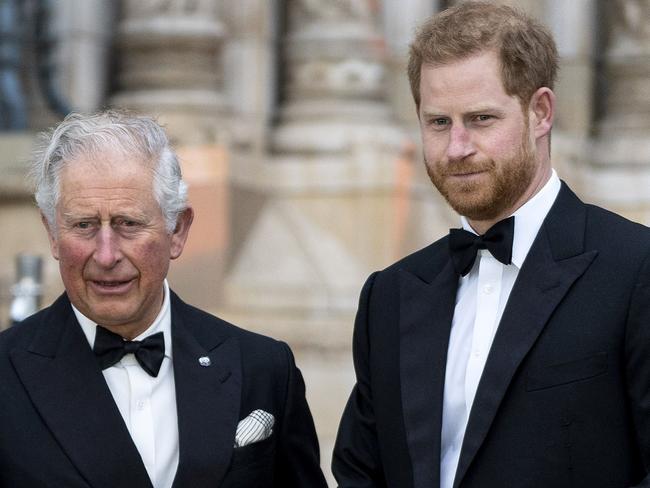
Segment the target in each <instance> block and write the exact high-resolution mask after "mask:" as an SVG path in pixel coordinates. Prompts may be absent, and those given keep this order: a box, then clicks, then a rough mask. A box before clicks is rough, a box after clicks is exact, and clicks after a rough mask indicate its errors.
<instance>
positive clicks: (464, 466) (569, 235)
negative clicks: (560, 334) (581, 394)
mask: <svg viewBox="0 0 650 488" xmlns="http://www.w3.org/2000/svg"><path fill="white" fill-rule="evenodd" d="M585 219H586V207H585V205H584V204H583V203H582V202H580V200H578V198H577V197H576V196H575V195H574V194H573V193H572V192H571V191H570V190H569V189H568V188H567V187H566V186H565V185H563V187H562V190H561V191H560V194H559V195H558V198H557V200H556V202H555V204H554V205H553V207H552V208H551V211H550V212H549V214H548V216H547V218H546V220H545V222H544V224H543V225H542V228H541V229H540V232H539V234H538V235H537V238H536V239H535V242H534V243H533V246H532V247H531V250H530V252H529V254H528V256H527V258H526V261H525V262H524V265H523V266H522V268H521V270H520V272H519V276H518V277H517V281H516V282H515V286H514V287H513V289H512V292H511V294H510V298H509V299H508V304H507V305H506V309H505V310H504V313H503V316H502V319H501V322H500V324H499V328H498V330H497V333H496V335H495V338H494V342H493V343H492V348H491V349H490V354H489V356H488V359H487V362H486V364H485V368H484V370H483V375H482V376H481V381H480V383H479V387H478V390H477V393H476V398H475V399H474V404H473V406H472V410H471V412H470V416H469V420H468V425H467V429H466V431H465V438H464V441H463V447H462V451H461V455H460V460H459V463H458V469H457V471H456V479H455V481H454V487H455V488H456V487H458V486H459V485H460V483H461V481H462V479H463V477H464V476H465V473H466V472H467V470H468V468H469V466H470V464H471V462H472V460H473V459H474V457H475V455H476V453H477V452H478V450H479V448H480V446H481V444H482V443H483V441H484V440H485V437H486V435H487V433H488V430H489V428H490V425H491V424H492V421H493V420H494V417H495V415H496V413H497V410H498V408H499V405H500V403H501V400H502V399H503V396H504V395H505V392H506V390H507V388H508V386H509V384H510V381H511V380H512V377H513V376H514V374H515V372H516V370H517V368H518V367H519V365H520V364H521V362H522V361H523V359H524V357H525V356H526V355H527V353H528V352H529V350H530V349H531V347H532V346H533V344H534V343H535V341H536V340H537V338H538V336H539V334H540V333H541V332H542V330H543V329H544V326H545V325H546V323H547V322H548V320H549V318H550V316H551V314H552V313H553V311H554V310H555V308H556V307H557V306H558V304H559V303H560V302H561V301H562V299H563V298H564V296H565V294H566V293H567V292H568V290H569V288H570V287H571V285H572V284H573V283H574V282H575V280H577V279H578V278H579V277H580V276H581V275H582V274H583V273H584V272H585V270H586V269H587V268H588V267H589V265H590V264H591V262H592V261H593V259H594V258H595V257H596V254H597V251H588V252H585V251H584V241H583V236H584V230H585Z"/></svg>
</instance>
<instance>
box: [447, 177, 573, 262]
mask: <svg viewBox="0 0 650 488" xmlns="http://www.w3.org/2000/svg"><path fill="white" fill-rule="evenodd" d="M561 186H562V185H561V183H560V178H559V177H558V176H557V173H556V172H555V170H554V169H553V170H552V172H551V177H550V178H549V180H548V181H547V182H546V184H545V185H544V186H543V187H542V189H541V190H540V191H538V192H537V193H536V194H535V195H534V196H533V198H531V199H530V200H528V201H527V202H526V203H525V204H523V205H522V206H521V207H519V208H518V209H517V211H516V212H515V213H513V214H512V215H514V216H515V233H514V236H513V240H512V264H514V265H515V266H516V267H517V268H519V269H521V266H522V265H523V264H524V260H525V259H526V256H527V255H528V251H530V248H531V247H532V245H533V241H534V240H535V237H536V236H537V233H538V232H539V229H540V228H541V227H542V222H544V219H545V218H546V215H547V214H548V212H549V210H551V207H552V206H553V203H554V202H555V199H556V198H557V195H558V193H559V192H560V187H561ZM460 221H461V224H462V226H463V229H465V230H467V231H470V232H473V233H474V234H476V232H475V231H474V229H472V226H471V225H469V222H468V221H467V219H466V218H465V217H461V218H460Z"/></svg>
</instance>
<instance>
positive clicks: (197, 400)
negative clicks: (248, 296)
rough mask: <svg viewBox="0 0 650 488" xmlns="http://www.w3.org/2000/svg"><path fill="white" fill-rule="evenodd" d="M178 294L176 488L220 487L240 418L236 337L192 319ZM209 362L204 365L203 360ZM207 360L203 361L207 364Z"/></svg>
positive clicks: (175, 323) (174, 319) (174, 312)
mask: <svg viewBox="0 0 650 488" xmlns="http://www.w3.org/2000/svg"><path fill="white" fill-rule="evenodd" d="M186 307H187V305H185V304H184V303H183V302H182V301H181V300H180V299H179V298H178V297H177V296H176V295H175V294H173V293H172V341H173V358H174V359H173V360H174V379H175V383H176V405H177V411H178V434H179V464H178V471H177V472H176V478H175V479H174V487H179V488H180V487H186V486H191V487H192V488H202V487H206V488H207V487H213V486H219V485H220V484H221V481H222V479H223V477H224V475H225V473H226V470H227V469H228V465H229V464H230V459H231V457H232V451H233V445H234V440H235V429H236V427H237V422H238V420H239V409H240V396H241V383H242V376H241V375H242V372H241V366H240V350H239V344H238V342H237V340H236V339H234V338H229V337H224V336H222V335H220V334H219V332H218V328H217V327H214V324H210V323H207V320H198V319H196V318H195V319H192V318H190V317H189V315H188V314H186V313H185V310H186ZM206 357H207V358H209V360H210V364H209V366H202V365H201V364H200V363H199V358H206ZM205 362H206V361H205V360H203V363H204V364H205Z"/></svg>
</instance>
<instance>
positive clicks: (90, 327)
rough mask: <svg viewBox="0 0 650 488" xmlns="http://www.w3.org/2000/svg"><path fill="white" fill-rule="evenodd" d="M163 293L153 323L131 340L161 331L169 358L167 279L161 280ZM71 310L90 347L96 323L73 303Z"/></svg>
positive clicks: (169, 324) (166, 354) (93, 339)
mask: <svg viewBox="0 0 650 488" xmlns="http://www.w3.org/2000/svg"><path fill="white" fill-rule="evenodd" d="M163 293H164V297H163V304H162V307H161V308H160V312H158V316H157V317H156V319H155V320H154V321H153V323H152V324H151V325H150V326H149V327H147V329H146V330H145V331H144V332H142V334H140V335H138V336H137V337H135V338H134V339H133V340H134V341H141V340H142V339H144V338H145V337H149V336H150V335H152V334H155V333H157V332H162V333H163V335H164V336H165V356H167V357H168V358H169V359H171V358H172V334H171V329H172V327H171V324H172V320H171V319H172V317H171V307H170V300H169V284H168V283H167V280H165V281H164V282H163ZM71 305H72V304H71ZM72 311H73V312H74V314H75V316H76V317H77V321H78V322H79V325H80V326H81V330H82V331H83V333H84V335H85V336H86V339H87V340H88V344H90V347H91V348H92V347H93V346H94V344H95V335H96V333H97V323H96V322H95V321H93V320H91V319H89V318H88V317H86V316H85V315H84V314H82V313H81V312H80V311H79V310H77V308H76V307H75V306H74V305H72Z"/></svg>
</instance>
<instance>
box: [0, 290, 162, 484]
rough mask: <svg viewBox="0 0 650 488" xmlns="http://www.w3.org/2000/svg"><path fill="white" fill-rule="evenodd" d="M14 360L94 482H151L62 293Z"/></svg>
mask: <svg viewBox="0 0 650 488" xmlns="http://www.w3.org/2000/svg"><path fill="white" fill-rule="evenodd" d="M44 322H45V323H43V324H42V327H40V328H39V329H38V333H37V334H36V336H35V337H34V340H33V341H32V343H31V345H30V347H29V348H28V349H26V350H22V349H17V350H14V351H12V352H11V361H12V363H13V365H14V367H15V368H16V372H17V374H18V376H19V377H20V380H21V381H22V383H23V385H24V387H25V389H26V390H27V392H28V394H29V396H30V398H31V400H32V402H33V404H34V406H35V408H36V409H37V410H38V412H39V414H40V415H41V417H42V419H43V422H44V423H45V425H46V426H47V428H49V429H50V431H51V432H52V434H53V435H54V437H55V438H56V440H57V441H58V443H59V444H60V446H61V448H62V449H63V451H64V452H65V453H66V454H67V456H68V457H69V458H70V460H71V462H72V463H73V464H74V465H75V466H76V468H77V469H78V470H79V473H80V475H81V476H82V477H83V478H84V479H85V480H86V481H87V483H88V484H89V485H90V486H93V487H96V488H114V487H115V486H139V487H140V486H141V487H151V483H150V481H149V477H148V475H147V472H146V470H145V467H144V464H143V463H142V460H141V458H140V454H139V453H138V451H137V449H136V447H135V445H134V444H133V441H132V440H131V436H130V435H129V432H128V429H127V428H126V425H125V424H124V421H123V420H122V417H121V415H120V412H119V410H118V409H117V406H116V405H115V402H114V400H113V397H112V395H111V393H110V390H109V389H108V386H107V385H106V382H105V381H104V377H103V375H102V372H101V369H100V368H99V365H98V364H97V361H96V359H95V356H94V355H93V353H92V350H91V349H90V347H89V346H88V341H87V340H86V338H85V336H84V335H83V332H82V331H81V328H80V326H79V324H78V323H77V320H76V318H75V316H74V313H73V312H72V308H71V307H70V302H69V301H68V299H67V297H66V296H65V295H63V296H62V297H60V298H59V299H58V300H57V301H56V302H55V303H54V304H53V305H52V307H51V308H50V312H49V313H48V314H47V315H46V316H45V318H44Z"/></svg>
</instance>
